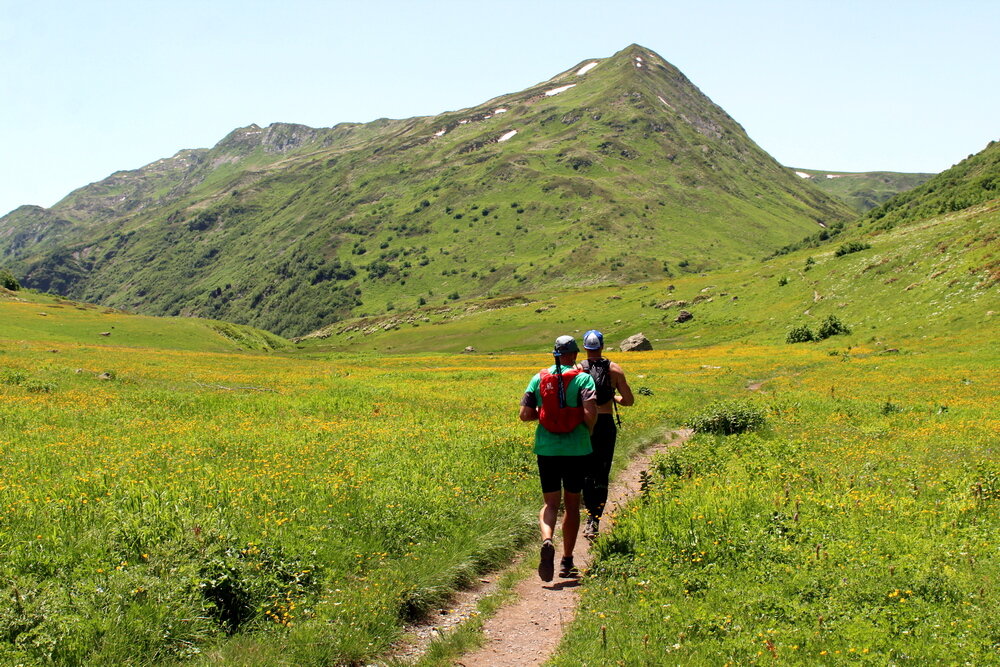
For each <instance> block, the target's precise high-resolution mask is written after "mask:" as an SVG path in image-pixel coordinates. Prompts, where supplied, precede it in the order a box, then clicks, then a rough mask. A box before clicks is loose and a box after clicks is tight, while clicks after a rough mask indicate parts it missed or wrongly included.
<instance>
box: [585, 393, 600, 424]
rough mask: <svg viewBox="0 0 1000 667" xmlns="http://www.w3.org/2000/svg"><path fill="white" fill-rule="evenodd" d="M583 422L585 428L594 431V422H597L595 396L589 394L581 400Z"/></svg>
mask: <svg viewBox="0 0 1000 667" xmlns="http://www.w3.org/2000/svg"><path fill="white" fill-rule="evenodd" d="M583 422H584V423H585V424H586V425H587V430H588V431H590V432H591V433H593V432H594V424H596V423H597V398H596V397H595V396H593V395H591V397H590V398H588V399H585V400H584V401H583Z"/></svg>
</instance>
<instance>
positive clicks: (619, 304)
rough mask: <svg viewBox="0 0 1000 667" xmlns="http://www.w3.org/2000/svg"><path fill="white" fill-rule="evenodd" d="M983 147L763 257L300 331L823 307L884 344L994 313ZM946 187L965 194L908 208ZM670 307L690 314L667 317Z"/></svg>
mask: <svg viewBox="0 0 1000 667" xmlns="http://www.w3.org/2000/svg"><path fill="white" fill-rule="evenodd" d="M997 147H998V144H995V143H993V144H990V146H988V147H987V148H986V149H985V150H984V151H983V152H981V153H979V154H977V155H974V156H970V157H969V158H968V159H967V160H964V161H963V162H961V163H960V164H958V165H956V166H955V167H953V168H952V169H951V170H949V171H946V172H944V173H942V174H941V175H939V176H936V177H934V178H933V179H931V180H930V181H928V182H927V183H926V184H925V185H923V186H920V187H918V188H916V189H915V190H914V191H912V193H904V194H902V195H899V196H897V197H896V198H895V199H892V200H890V201H889V202H887V203H886V204H885V205H883V207H882V208H881V209H877V210H876V211H873V212H872V214H870V215H869V217H868V218H867V219H866V220H862V221H860V222H858V223H855V224H848V225H839V226H836V227H835V228H832V229H830V230H823V231H822V232H821V233H819V234H813V235H811V236H810V237H809V238H807V239H805V240H804V241H800V242H798V243H794V244H790V245H789V246H788V247H787V248H784V249H782V252H781V253H780V254H777V255H775V256H774V257H771V258H770V259H768V260H767V261H764V262H759V261H750V262H745V263H743V264H741V265H739V266H735V267H733V268H731V269H724V270H716V271H712V272H710V273H706V274H685V275H678V276H675V277H670V278H659V279H657V280H652V281H646V282H637V283H635V284H632V285H627V286H616V285H608V286H597V287H593V288H590V289H586V290H565V291H561V292H559V293H558V294H552V293H550V292H544V291H527V290H526V291H525V292H523V293H521V294H518V295H516V296H508V297H505V298H497V299H476V300H471V301H467V302H462V303H458V304H452V305H448V306H438V305H430V304H428V305H427V306H424V307H423V308H420V309H416V310H413V311H409V312H406V313H395V314H390V315H382V316H379V317H369V318H361V319H352V320H347V321H344V322H339V323H336V324H334V325H331V326H328V327H325V328H323V329H321V330H319V331H317V332H315V333H314V334H312V335H311V336H309V337H307V338H305V339H304V340H303V341H301V344H302V345H303V346H305V347H306V348H309V349H315V350H323V349H369V350H374V351H417V350H437V351H451V352H455V351H460V350H462V349H464V348H465V347H467V346H472V347H474V348H475V349H476V350H477V351H479V352H504V351H510V350H525V349H537V347H538V346H539V344H540V343H539V341H544V340H547V339H549V338H554V337H555V336H556V335H559V334H560V333H566V332H570V333H573V332H577V331H583V330H586V329H588V328H592V327H597V328H599V329H601V330H602V331H603V332H604V333H605V335H606V340H607V341H608V343H609V345H616V344H617V343H618V342H620V341H621V340H623V339H624V338H626V337H628V336H630V335H632V334H634V333H637V332H642V333H645V334H646V336H647V337H649V338H650V339H651V340H652V341H653V344H654V346H664V345H667V346H670V347H700V346H704V345H711V344H716V343H723V342H731V341H751V340H752V341H755V342H764V343H781V342H783V341H784V340H785V337H786V335H787V333H788V331H789V330H790V329H792V328H793V327H802V326H805V327H809V328H811V330H813V331H815V330H817V329H818V328H819V326H820V325H821V324H822V322H823V321H824V320H825V319H827V318H828V317H830V316H835V317H837V318H838V319H839V320H841V321H842V322H844V323H845V324H846V325H847V326H848V327H849V328H850V329H852V333H851V335H850V336H847V337H844V338H841V337H837V338H834V339H831V343H829V344H833V345H837V346H848V345H858V344H865V345H871V344H879V345H885V346H888V347H892V346H893V345H894V344H895V343H896V342H898V341H900V340H912V339H914V338H915V337H916V338H920V337H926V336H941V335H946V334H954V333H955V332H960V331H964V330H972V329H979V328H982V327H991V326H992V327H995V326H996V323H995V322H996V320H995V318H996V316H997V313H1000V298H998V296H997V291H996V287H997V283H998V282H1000V256H998V248H1000V246H998V244H997V230H1000V204H998V199H997V198H996V196H995V195H994V197H993V198H987V197H989V195H990V193H991V192H992V191H991V190H990V189H989V187H988V186H989V185H990V184H991V183H993V182H994V179H996V178H1000V161H998V160H997V155H998V154H997ZM959 201H968V202H975V203H974V205H971V206H968V207H967V208H963V209H961V210H958V211H949V212H947V213H940V214H936V215H933V216H930V217H924V218H920V217H918V215H919V213H918V212H919V211H923V210H933V211H939V210H942V209H944V210H948V209H950V207H951V206H952V205H953V202H959ZM880 212H881V215H880ZM869 220H874V221H876V224H875V225H873V224H871V223H870V222H869ZM887 223H889V224H887ZM682 310H685V311H687V312H688V313H690V314H691V315H692V316H693V317H692V318H691V319H690V320H688V321H686V322H677V321H676V320H677V315H678V314H679V312H680V311H682Z"/></svg>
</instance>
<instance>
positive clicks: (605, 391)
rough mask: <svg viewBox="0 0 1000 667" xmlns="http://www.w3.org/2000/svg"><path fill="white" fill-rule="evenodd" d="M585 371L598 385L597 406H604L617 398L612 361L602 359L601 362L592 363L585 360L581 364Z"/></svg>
mask: <svg viewBox="0 0 1000 667" xmlns="http://www.w3.org/2000/svg"><path fill="white" fill-rule="evenodd" d="M580 366H582V367H583V370H584V371H585V372H587V373H589V374H590V377H592V378H594V384H595V385H597V404H598V405H604V404H605V403H607V402H608V401H610V400H611V399H612V398H614V397H615V388H614V386H613V385H612V384H611V360H610V359H605V358H603V357H601V359H600V360H598V361H594V362H591V361H590V360H589V359H584V360H583V361H581V362H580Z"/></svg>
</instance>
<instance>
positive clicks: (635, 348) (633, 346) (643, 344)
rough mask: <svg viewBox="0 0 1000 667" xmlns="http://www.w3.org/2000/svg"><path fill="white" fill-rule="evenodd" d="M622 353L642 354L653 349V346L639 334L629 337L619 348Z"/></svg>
mask: <svg viewBox="0 0 1000 667" xmlns="http://www.w3.org/2000/svg"><path fill="white" fill-rule="evenodd" d="M619 349H621V351H622V352H644V351H647V350H652V349H653V344H652V343H650V342H649V339H648V338H646V336H645V335H643V334H641V333H637V334H635V335H634V336H629V337H628V338H626V339H625V340H623V341H622V343H621V345H620V346H619Z"/></svg>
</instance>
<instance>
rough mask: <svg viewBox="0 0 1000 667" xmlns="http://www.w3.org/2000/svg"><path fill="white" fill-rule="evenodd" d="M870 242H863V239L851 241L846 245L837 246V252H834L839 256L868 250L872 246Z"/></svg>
mask: <svg viewBox="0 0 1000 667" xmlns="http://www.w3.org/2000/svg"><path fill="white" fill-rule="evenodd" d="M871 247H872V246H871V244H870V243H862V242H861V241H849V242H848V243H845V244H844V245H842V246H840V247H839V248H837V250H836V252H834V253H833V254H834V255H836V256H837V257H843V256H844V255H850V254H851V253H852V252H859V251H861V250H868V249H869V248H871Z"/></svg>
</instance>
